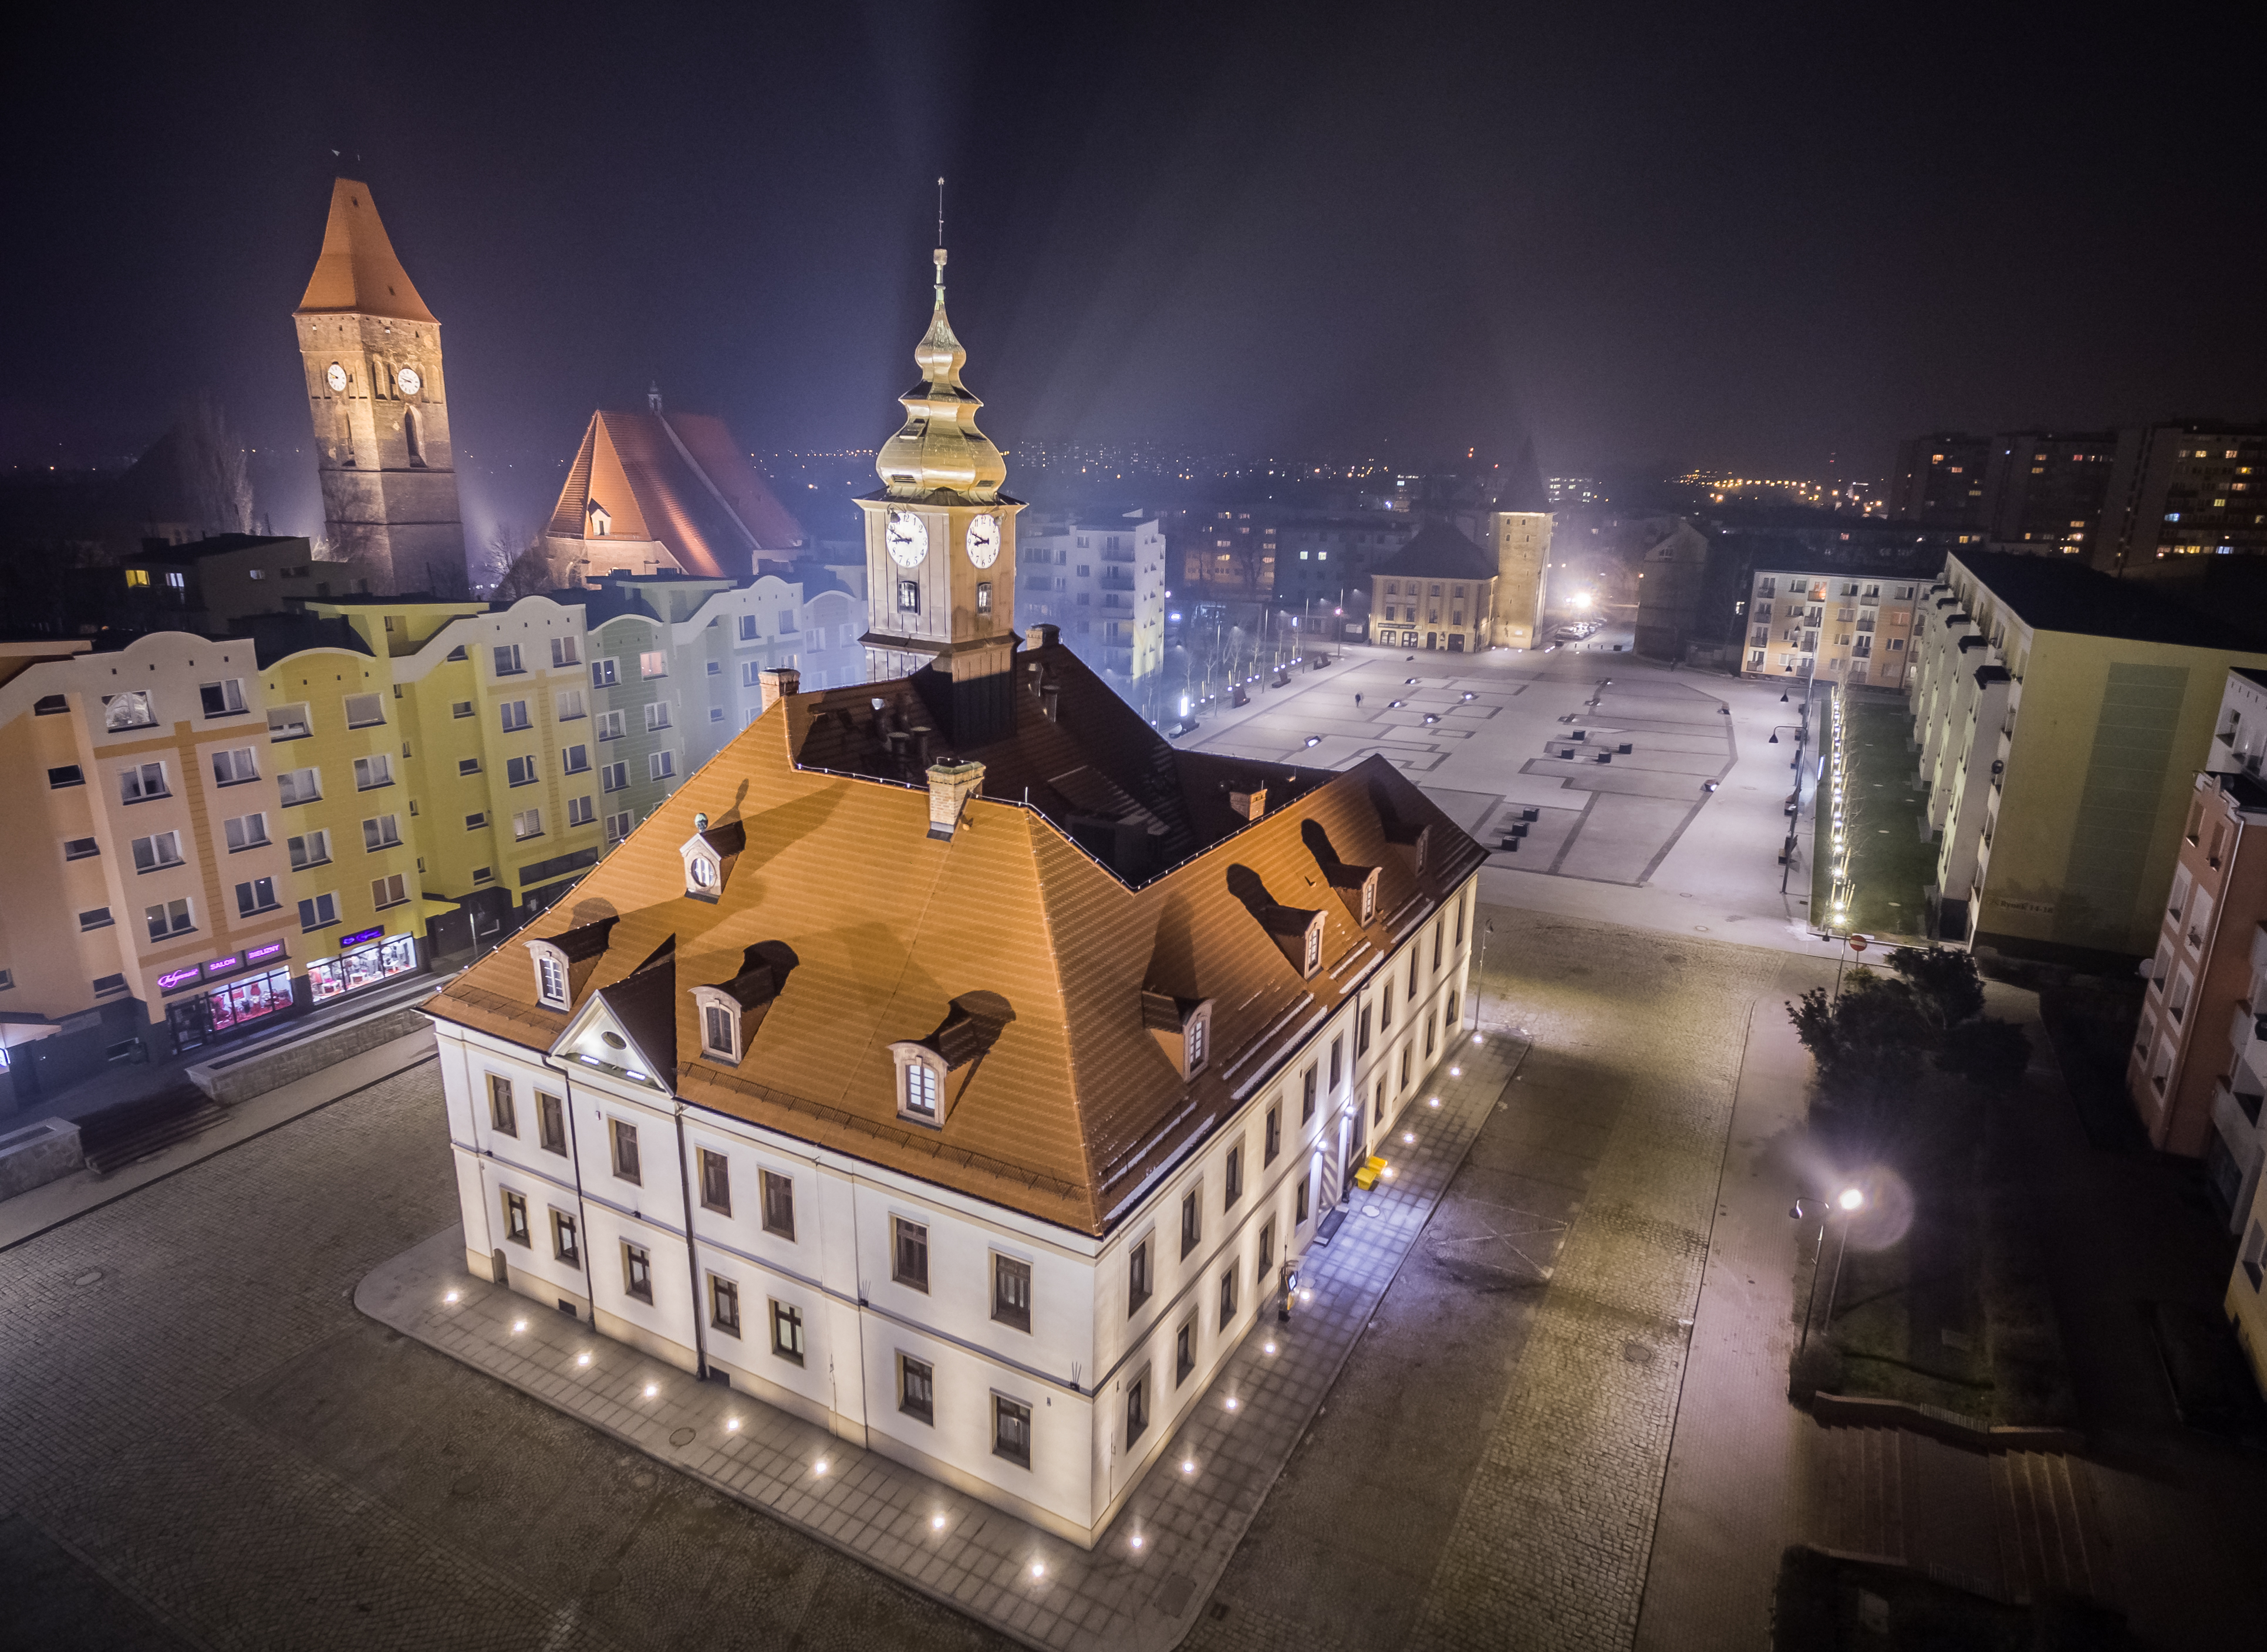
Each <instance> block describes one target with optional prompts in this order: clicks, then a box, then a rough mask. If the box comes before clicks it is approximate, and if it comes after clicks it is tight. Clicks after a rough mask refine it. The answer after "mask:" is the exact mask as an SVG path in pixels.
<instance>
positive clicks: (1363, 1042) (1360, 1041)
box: [1354, 1004, 1372, 1056]
mask: <svg viewBox="0 0 2267 1652" xmlns="http://www.w3.org/2000/svg"><path fill="white" fill-rule="evenodd" d="M1371 1008H1372V1006H1371V1005H1367V1004H1365V1005H1362V1006H1361V1016H1360V1018H1359V1019H1357V1020H1356V1021H1355V1022H1354V1054H1355V1055H1357V1056H1366V1055H1368V1053H1369V1020H1370V1011H1371Z"/></svg>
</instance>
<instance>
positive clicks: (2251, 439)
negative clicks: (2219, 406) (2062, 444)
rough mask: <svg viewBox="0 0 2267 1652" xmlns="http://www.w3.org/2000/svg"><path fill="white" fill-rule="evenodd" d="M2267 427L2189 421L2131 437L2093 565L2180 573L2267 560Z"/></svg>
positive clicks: (2114, 478)
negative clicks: (2199, 565)
mask: <svg viewBox="0 0 2267 1652" xmlns="http://www.w3.org/2000/svg"><path fill="white" fill-rule="evenodd" d="M2263 482H2267V425H2262V424H2236V423H2232V422H2229V421H2227V420H2183V421H2181V422H2177V423H2172V424H2161V425H2153V426H2150V427H2147V428H2142V429H2135V430H2130V431H2127V432H2126V433H2125V434H2124V440H2123V441H2122V442H2120V444H2119V448H2118V453H2117V464H2116V465H2115V466H2114V468H2113V470H2112V472H2111V474H2110V477H2109V484H2108V498H2107V500H2106V502H2105V505H2104V528H2103V531H2102V533H2101V534H2100V535H2098V536H2097V537H2096V541H2095V546H2094V566H2095V567H2098V568H2101V569H2102V570H2103V571H2104V572H2106V573H2113V574H2147V573H2154V572H2178V571H2180V564H2181V563H2182V562H2183V561H2184V560H2185V559H2188V558H2190V557H2199V556H2259V555H2263V554H2267V497H2263V493H2267V489H2263V486H2262V484H2263Z"/></svg>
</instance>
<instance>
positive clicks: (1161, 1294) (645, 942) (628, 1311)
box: [428, 252, 1485, 1546]
mask: <svg viewBox="0 0 2267 1652" xmlns="http://www.w3.org/2000/svg"><path fill="white" fill-rule="evenodd" d="M937 262H938V267H939V270H940V275H941V273H942V267H943V253H942V252H940V253H938V255H937ZM918 359H919V362H920V364H921V370H922V379H921V384H920V386H919V387H918V388H917V389H916V390H915V391H913V392H911V393H909V394H908V395H907V396H906V398H905V402H906V409H907V413H908V420H907V422H906V427H905V428H904V429H903V430H901V431H900V433H899V435H898V436H897V437H896V438H894V439H892V440H891V442H887V443H885V444H884V447H883V448H882V450H881V451H880V453H879V456H878V457H877V471H878V472H879V479H880V481H881V484H882V486H881V487H880V489H879V490H878V491H877V493H874V494H873V495H870V496H869V498H867V499H866V500H864V501H861V502H862V507H863V508H864V509H865V510H866V513H867V527H868V542H867V552H868V562H869V588H870V589H871V590H872V591H873V592H874V593H876V595H877V599H880V600H877V603H876V604H875V606H876V610H877V618H876V620H875V622H874V624H873V626H872V629H871V630H870V631H869V632H868V634H867V636H866V639H865V642H866V646H867V647H868V648H869V650H870V651H871V652H872V654H873V656H874V657H875V658H877V659H878V660H885V661H890V662H893V663H894V669H895V675H893V676H887V677H885V678H884V679H883V680H877V681H869V682H867V683H862V684H858V685H856V686H846V687H840V688H831V689H824V690H819V691H803V689H802V687H801V684H800V683H799V681H798V680H797V677H796V673H794V672H793V671H789V670H774V671H772V672H769V673H767V676H766V679H765V683H764V702H765V705H764V709H763V711H762V713H761V714H760V715H759V716H758V717H757V718H756V720H754V721H753V722H752V724H750V725H749V726H748V727H746V728H745V729H744V730H742V731H741V732H740V734H739V735H737V737H735V738H734V739H733V740H732V741H731V742H730V743H728V744H727V745H725V746H724V748H723V749H722V751H721V752H719V754H718V755H717V756H716V757H715V758H714V759H713V760H711V761H710V762H708V764H706V765H705V766H703V767H702V768H701V770H700V771H698V772H696V773H695V774H693V776H692V777H691V778H688V779H687V780H686V782H685V783H684V785H683V786H681V787H680V788H679V790H678V791H677V792H675V793H673V794H671V796H670V797H669V798H668V799H667V800H665V801H664V802H663V803H662V804H661V806H660V807H659V808H657V809H656V811H655V812H654V814H653V815H652V816H651V818H650V819H649V820H647V821H645V822H642V824H641V825H640V826H639V827H638V828H637V830H635V832H634V833H632V834H631V836H630V837H629V838H628V839H627V841H626V842H625V843H623V844H621V845H620V847H619V848H618V849H616V850H615V851H614V852H613V854H612V855H610V856H609V857H608V858H607V859H605V860H604V861H603V862H602V863H601V864H600V865H599V866H598V867H596V868H595V869H594V870H593V871H592V872H591V874H590V875H589V876H588V877H587V878H586V879H585V880H584V881H583V882H582V883H581V884H580V885H579V886H578V887H577V888H576V890H575V891H574V892H573V895H571V896H570V898H569V899H568V900H566V901H563V902H562V903H561V904H560V905H559V906H558V907H556V908H554V910H551V911H548V912H546V913H545V914H543V915H542V916H541V917H538V918H537V919H535V920H534V921H533V922H532V923H531V924H530V925H528V927H527V928H526V929H525V931H523V932H521V935H520V936H519V937H518V938H517V939H516V940H515V941H513V942H512V943H510V944H508V945H506V946H504V947H501V948H499V949H498V950H497V951H495V953H493V954H490V955H489V956H488V957H487V958H485V959H483V960H482V961H481V962H479V963H478V964H476V965H474V966H473V967H472V968H471V969H467V970H466V971H465V972H464V973H463V974H462V975H460V976H458V977H457V978H456V979H455V980H454V981H453V982H452V983H451V984H450V985H449V987H448V988H446V989H445V990H444V991H442V992H441V993H440V994H438V995H437V997H436V998H434V999H433V1000H431V1001H430V1003H429V1006H428V1008H429V1013H431V1014H432V1015H433V1016H434V1017H435V1018H436V1021H437V1033H438V1034H439V1044H440V1058H441V1067H442V1072H443V1082H444V1090H445V1093H446V1100H447V1118H448V1128H449V1132H450V1137H451V1144H452V1147H453V1150H454V1159H455V1165H456V1173H457V1181H458V1187H459V1195H460V1202H461V1205H462V1210H463V1218H464V1232H465V1246H466V1266H467V1268H469V1269H470V1270H471V1271H472V1272H473V1273H474V1274H475V1275H477V1276H481V1277H484V1278H488V1279H492V1280H495V1281H497V1282H499V1283H505V1284H507V1285H509V1286H510V1288H511V1289H512V1290H516V1291H518V1292H519V1293H521V1294H522V1295H524V1296H525V1297H528V1298H529V1299H530V1300H532V1301H533V1302H536V1303H539V1304H540V1305H542V1306H543V1307H544V1308H545V1309H546V1310H552V1309H554V1308H555V1309H556V1311H558V1312H564V1313H569V1314H572V1315H574V1316H575V1317H576V1319H581V1320H583V1321H585V1322H586V1323H588V1324H590V1325H591V1327H593V1328H594V1329H595V1330H596V1331H598V1333H600V1334H605V1335H607V1336H611V1337H615V1338H619V1339H620V1340H621V1341H626V1342H628V1343H630V1344H632V1345H634V1346H635V1347H637V1348H639V1349H642V1350H644V1351H645V1352H646V1353H647V1354H649V1355H650V1356H653V1357H654V1358H657V1359H660V1360H665V1361H668V1362H671V1363H673V1364H676V1365H678V1366H680V1367H682V1368H684V1369H686V1370H688V1371H696V1372H699V1373H701V1375H703V1376H705V1377H708V1378H712V1379H715V1380H718V1381H722V1382H726V1383H729V1384H730V1385H732V1386H733V1387H735V1388H737V1389H741V1390H744V1391H745V1392H746V1393H749V1394H751V1395H752V1396H753V1397H755V1398H756V1399H758V1400H762V1401H765V1402H767V1403H769V1404H772V1405H774V1406H778V1407H782V1408H784V1409H786V1410H788V1411H790V1412H792V1413H794V1414H797V1415H799V1416H802V1417H804V1418H807V1419H809V1420H811V1421H812V1422H815V1423H817V1424H818V1425H820V1426H823V1427H825V1428H827V1429H831V1430H833V1432H834V1433H835V1434H837V1435H839V1436H841V1437H843V1438H844V1439H846V1440H849V1441H852V1442H855V1444H858V1445H860V1446H862V1447H864V1448H866V1449H869V1450H872V1451H878V1452H881V1453H883V1454H884V1455H886V1456H888V1457H890V1458H893V1459H896V1460H898V1461H900V1462H903V1463H905V1464H907V1465H909V1466H913V1467H914V1468H916V1469H918V1470H920V1471H921V1472H923V1473H928V1474H929V1475H931V1476H933V1477H935V1479H937V1480H942V1481H944V1482H946V1483H948V1484H950V1485H951V1486H953V1487H956V1488H959V1489H961V1490H963V1491H965V1492H967V1493H969V1494H971V1495H974V1496H977V1497H980V1498H983V1499H985V1500H987V1501H988V1502H992V1503H993V1504H994V1505H995V1506H997V1507H999V1508H1001V1509H1006V1510H1009V1511H1010V1512H1012V1513H1013V1514H1015V1515H1016V1516H1017V1517H1021V1518H1023V1519H1025V1520H1027V1521H1030V1522H1031V1523H1033V1524H1037V1525H1039V1526H1042V1527H1044V1528H1045V1529H1046V1530H1047V1531H1051V1532H1053V1533H1055V1534H1057V1535H1059V1536H1060V1537H1062V1538H1065V1539H1067V1540H1070V1541H1073V1542H1075V1543H1079V1544H1081V1545H1083V1546H1092V1545H1093V1544H1095V1543H1096V1542H1097V1541H1099V1540H1100V1539H1102V1537H1103V1536H1104V1533H1105V1532H1106V1531H1108V1529H1109V1528H1110V1525H1111V1522H1112V1520H1113V1519H1114V1518H1115V1517H1117V1516H1118V1514H1119V1512H1120V1511H1121V1510H1122V1509H1124V1507H1125V1506H1126V1502H1127V1500H1128V1498H1129V1497H1130V1495H1132V1493H1133V1489H1134V1488H1135V1487H1136V1486H1137V1485H1138V1484H1139V1483H1140V1481H1141V1478H1142V1476H1143V1474H1144V1473H1147V1472H1148V1471H1149V1470H1150V1469H1151V1467H1152V1466H1153V1464H1155V1463H1156V1460H1157V1458H1158V1457H1159V1455H1160V1453H1161V1452H1163V1451H1164V1450H1165V1449H1166V1447H1167V1446H1168V1445H1169V1444H1170V1443H1171V1441H1172V1440H1173V1438H1174V1437H1175V1435H1176V1432H1177V1429H1178V1427H1179V1426H1180V1423H1181V1422H1182V1420H1183V1419H1184V1418H1185V1416H1186V1415H1188V1414H1190V1412H1191V1411H1192V1407H1197V1406H1199V1405H1200V1404H1203V1403H1205V1395H1206V1392H1207V1385H1208V1384H1209V1383H1210V1382H1211V1381H1212V1380H1213V1378H1214V1375H1215V1374H1216V1372H1217V1371H1219V1369H1220V1368H1221V1366H1222V1362H1223V1361H1224V1359H1225V1358H1226V1357H1227V1356H1228V1355H1229V1353H1230V1352H1231V1351H1233V1350H1234V1349H1235V1348H1236V1346H1237V1344H1238V1343H1239V1341H1241V1340H1242V1339H1243V1338H1244V1336H1245V1335H1247V1334H1249V1333H1250V1332H1251V1330H1252V1329H1253V1327H1255V1326H1258V1325H1259V1324H1260V1323H1262V1321H1263V1320H1266V1321H1268V1322H1271V1323H1272V1321H1273V1316H1274V1314H1275V1312H1276V1309H1277V1303H1278V1298H1279V1295H1280V1293H1282V1292H1283V1291H1284V1290H1286V1288H1287V1281H1288V1269H1290V1268H1292V1267H1293V1266H1294V1265H1295V1262H1296V1261H1297V1259H1298V1258H1299V1256H1300V1255H1301V1254H1302V1252H1303V1251H1304V1250H1305V1249H1306V1248H1307V1247H1308V1246H1311V1245H1312V1244H1313V1243H1314V1242H1315V1240H1316V1238H1317V1232H1318V1231H1321V1232H1328V1231H1330V1229H1331V1228H1332V1226H1334V1224H1335V1221H1336V1220H1337V1219H1338V1218H1339V1217H1340V1216H1341V1215H1342V1214H1343V1212H1342V1210H1341V1203H1342V1201H1343V1200H1344V1198H1345V1197H1346V1193H1347V1191H1348V1189H1349V1187H1350V1185H1351V1183H1352V1181H1353V1178H1354V1173H1355V1172H1356V1171H1357V1170H1358V1169H1360V1168H1361V1166H1363V1165H1364V1164H1365V1162H1366V1160H1367V1159H1368V1157H1369V1156H1370V1155H1371V1154H1372V1153H1373V1152H1374V1151H1375V1152H1380V1153H1383V1152H1388V1151H1390V1150H1389V1149H1387V1148H1386V1147H1385V1146H1384V1144H1385V1143H1386V1142H1387V1140H1388V1139H1389V1132H1390V1130H1391V1129H1392V1128H1393V1126H1394V1123H1395V1121H1396V1120H1397V1119H1398V1118H1399V1117H1400V1116H1401V1115H1403V1113H1404V1112H1405V1110H1407V1109H1409V1108H1411V1107H1418V1108H1422V1107H1425V1106H1426V1104H1427V1096H1428V1091H1427V1084H1428V1082H1429V1080H1430V1078H1431V1075H1432V1074H1433V1072H1434V1070H1435V1068H1436V1067H1438V1066H1439V1065H1440V1064H1442V1061H1443V1060H1444V1058H1446V1056H1448V1053H1449V1050H1450V1049H1452V1048H1454V1047H1456V1045H1457V1044H1458V1043H1459V1042H1461V1041H1463V1040H1465V1039H1468V1038H1469V1037H1470V1036H1471V1034H1469V1033H1468V1032H1467V1031H1465V1030H1464V1024H1465V1021H1466V1020H1467V1016H1468V1012H1469V1009H1470V1005H1469V1003H1468V991H1469V969H1470V961H1471V949H1472V946H1473V940H1474V933H1473V932H1474V928H1475V921H1476V910H1475V904H1474V903H1475V900H1476V893H1477V892H1476V875H1477V873H1478V868H1479V866H1480V865H1481V863H1482V861H1483V860H1484V859H1485V852H1483V851H1482V849H1481V848H1480V846H1479V845H1478V844H1476V843H1474V842H1473V841H1472V840H1471V838H1470V837H1467V836H1466V835H1465V834H1464V832H1463V831H1461V830H1459V829H1458V828H1457V827H1456V824H1455V823H1454V822H1452V821H1450V820H1449V818H1448V817H1447V816H1446V815H1443V814H1442V812H1441V811H1440V810H1439V809H1437V808H1435V807H1434V805H1433V804H1432V803H1431V802H1430V801H1428V800H1427V798H1426V796H1425V795H1424V793H1422V792H1421V791H1420V790H1419V789H1418V788H1417V787H1416V786H1414V785H1412V783H1411V782H1410V781H1409V780H1407V779H1406V778H1404V776H1403V775H1402V774H1401V773H1400V772H1399V771H1398V770H1396V769H1394V768H1393V767H1392V766H1391V765H1390V764H1387V763H1386V762H1384V761H1383V759H1382V758H1372V759H1370V760H1368V762H1365V763H1363V764H1360V765H1358V766H1357V767H1355V768H1353V769H1351V770H1348V771H1344V772H1332V771H1319V770H1310V769H1301V768H1291V767H1286V766H1282V765H1261V764H1251V763H1248V762H1244V761H1242V760H1239V759H1233V758H1229V757H1219V756H1214V755H1210V754H1207V753H1203V752H1191V751H1181V750H1176V749H1173V748H1172V747H1171V746H1170V744H1169V743H1168V742H1165V741H1163V740H1162V739H1160V738H1159V737H1158V736H1157V735H1156V733H1155V732H1154V731H1153V730H1152V729H1150V727H1148V724H1146V723H1145V722H1144V721H1143V720H1141V717H1140V716H1139V715H1137V714H1136V713H1134V712H1133V710H1131V709H1130V708H1129V707H1128V706H1127V705H1126V704H1125V703H1124V702H1123V701H1122V700H1121V699H1119V697H1118V696H1117V695H1116V694H1115V693H1113V692H1112V691H1111V689H1110V688H1109V687H1108V686H1107V685H1106V684H1105V683H1104V682H1103V681H1102V680H1101V679H1100V678H1099V677H1098V676H1097V675H1096V674H1095V673H1094V672H1093V671H1092V670H1091V669H1089V668H1088V667H1087V666H1086V665H1085V664H1083V663H1082V662H1081V661H1080V660H1079V659H1078V657H1077V656H1076V655H1075V654H1073V653H1072V652H1071V650H1070V649H1068V648H1067V647H1064V646H1063V645H1062V643H1061V642H1060V640H1059V639H1058V637H1057V635H1056V633H1055V632H1054V629H1053V627H1052V626H1045V625H1035V626H1033V627H1031V632H1030V634H1029V635H1028V636H1018V635H1017V634H1016V632H1014V631H1013V630H1012V629H1011V628H1010V625H1009V618H1010V616H1011V614H1012V613H1013V612H1014V596H1015V579H1016V544H1015V537H1016V515H1017V511H1018V509H1019V506H1018V504H1017V501H1015V500H1013V499H1012V498H1010V497H1009V496H1008V495H1007V494H1005V493H1002V492H1001V485H1002V483H1003V482H1004V480H1005V475H1006V467H1005V464H1004V462H1003V460H1002V458H1001V455H1000V453H999V451H998V450H997V449H996V448H994V447H993V446H992V444H991V443H990V442H988V441H987V440H985V439H984V437H983V436H982V435H981V433H980V432H979V431H978V430H977V429H976V428H975V425H974V420H973V417H972V414H973V411H974V408H975V406H976V403H975V398H973V397H972V396H971V395H969V394H968V392H967V391H965V388H964V387H963V386H962V385H961V384H960V382H959V374H960V369H961V367H962V365H963V363H964V362H965V352H964V351H963V350H962V348H961V347H960V344H959V342H958V340H957V339H955V338H954V336H953V333H952V331H951V328H950V324H949V323H948V322H947V320H946V318H945V311H944V303H943V290H942V284H941V281H940V286H939V290H938V293H937V296H936V306H935V314H934V318H933V320H932V323H931V325H930V328H929V331H928V336H927V337H926V338H925V339H924V340H922V342H921V346H920V349H919V352H918ZM1287 1356H1288V1350H1287Z"/></svg>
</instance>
